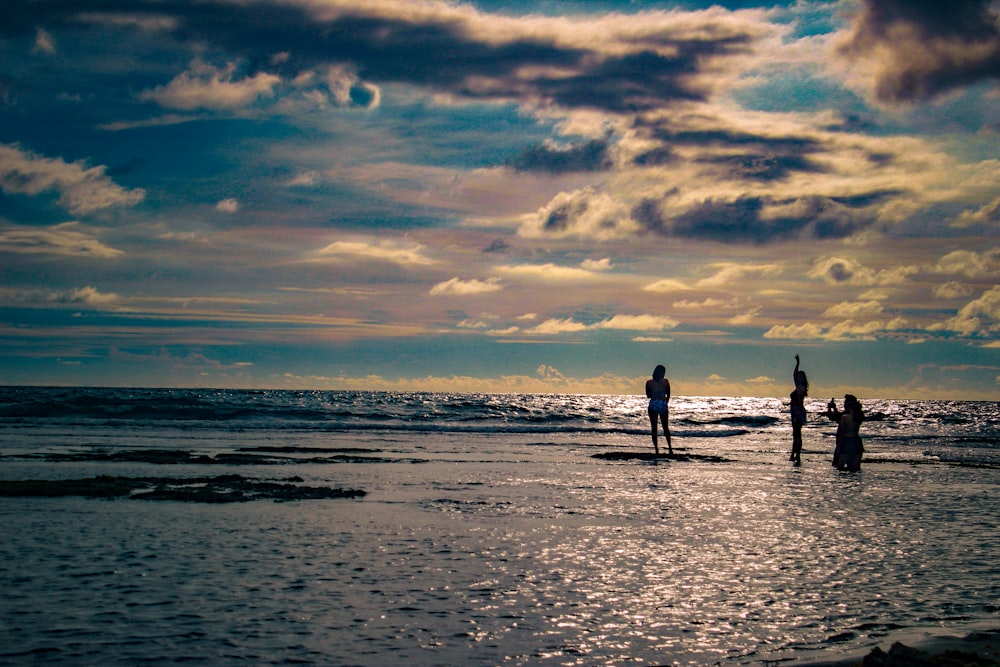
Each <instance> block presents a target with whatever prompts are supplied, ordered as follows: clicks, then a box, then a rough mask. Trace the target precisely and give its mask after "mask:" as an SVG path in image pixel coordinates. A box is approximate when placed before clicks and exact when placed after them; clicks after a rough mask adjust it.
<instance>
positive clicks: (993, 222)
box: [952, 197, 1000, 227]
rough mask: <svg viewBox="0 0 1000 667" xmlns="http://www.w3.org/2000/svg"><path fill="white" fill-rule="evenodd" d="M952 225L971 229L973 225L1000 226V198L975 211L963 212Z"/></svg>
mask: <svg viewBox="0 0 1000 667" xmlns="http://www.w3.org/2000/svg"><path fill="white" fill-rule="evenodd" d="M952 224H953V225H954V226H955V227H971V226H973V225H983V226H984V227H996V226H997V225H998V224H1000V197H997V198H996V199H994V200H993V201H991V202H989V203H988V204H983V205H982V206H980V207H979V208H977V209H975V210H974V211H962V213H960V214H959V216H958V217H957V218H955V222H954V223H952Z"/></svg>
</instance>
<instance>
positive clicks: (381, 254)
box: [318, 241, 434, 266]
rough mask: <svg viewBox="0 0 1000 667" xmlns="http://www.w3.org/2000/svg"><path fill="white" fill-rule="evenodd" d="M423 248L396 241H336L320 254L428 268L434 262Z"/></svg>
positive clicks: (319, 253) (321, 255)
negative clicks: (425, 253) (424, 253)
mask: <svg viewBox="0 0 1000 667" xmlns="http://www.w3.org/2000/svg"><path fill="white" fill-rule="evenodd" d="M422 250H423V246H420V245H403V244H399V243H397V242H394V241H375V242H368V241H334V242H333V243H331V244H330V245H328V246H326V247H324V248H323V249H322V250H320V251H319V252H318V255H319V256H320V257H331V258H336V257H342V258H357V259H371V260H378V261H385V262H392V263H394V264H403V265H407V264H410V265H418V266H426V265H429V264H434V260H432V259H429V258H427V257H425V256H424V255H423V254H422Z"/></svg>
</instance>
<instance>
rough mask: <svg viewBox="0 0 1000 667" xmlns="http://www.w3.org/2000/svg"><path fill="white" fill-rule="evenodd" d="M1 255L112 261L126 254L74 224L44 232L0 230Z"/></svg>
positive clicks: (28, 228) (81, 226) (65, 224)
mask: <svg viewBox="0 0 1000 667" xmlns="http://www.w3.org/2000/svg"><path fill="white" fill-rule="evenodd" d="M0 251H4V252H13V253H18V254H25V255H59V256H63V257H90V258H94V259H113V258H115V257H120V256H122V255H124V254H125V253H124V252H123V251H121V250H118V249H116V248H112V247H110V246H107V245H105V244H103V243H101V242H100V241H99V240H97V238H95V236H94V233H93V232H91V231H90V230H88V229H87V228H86V227H84V226H83V225H81V224H79V223H77V222H66V223H63V224H61V225H55V226H52V227H45V228H35V227H24V226H14V225H11V226H7V227H0Z"/></svg>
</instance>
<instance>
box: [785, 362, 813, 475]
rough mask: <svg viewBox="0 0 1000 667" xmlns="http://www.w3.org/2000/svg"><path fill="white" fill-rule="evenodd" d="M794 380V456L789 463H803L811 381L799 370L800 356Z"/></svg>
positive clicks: (791, 395)
mask: <svg viewBox="0 0 1000 667" xmlns="http://www.w3.org/2000/svg"><path fill="white" fill-rule="evenodd" d="M792 380H793V381H794V382H795V389H793V390H792V393H791V394H790V398H791V401H792V406H791V412H792V455H791V456H790V457H788V460H789V461H794V462H795V463H802V427H803V426H805V424H806V403H805V400H806V396H808V395H809V380H808V379H806V372H805V371H800V370H799V355H797V354H796V355H795V370H794V371H792Z"/></svg>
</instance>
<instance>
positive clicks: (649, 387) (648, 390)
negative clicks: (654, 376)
mask: <svg viewBox="0 0 1000 667" xmlns="http://www.w3.org/2000/svg"><path fill="white" fill-rule="evenodd" d="M646 398H653V381H652V380H646Z"/></svg>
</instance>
